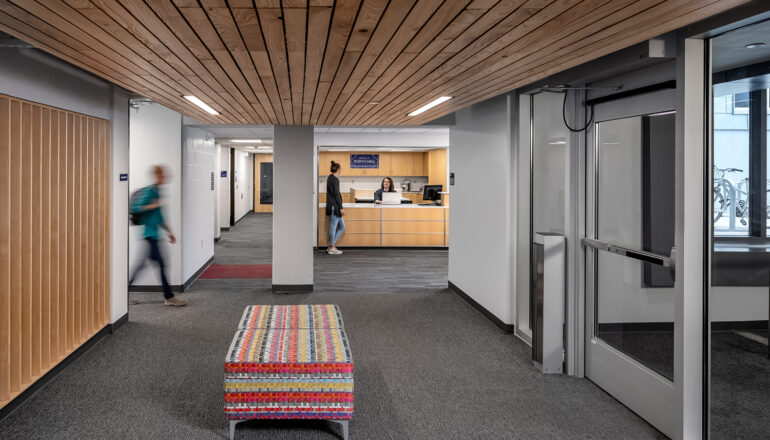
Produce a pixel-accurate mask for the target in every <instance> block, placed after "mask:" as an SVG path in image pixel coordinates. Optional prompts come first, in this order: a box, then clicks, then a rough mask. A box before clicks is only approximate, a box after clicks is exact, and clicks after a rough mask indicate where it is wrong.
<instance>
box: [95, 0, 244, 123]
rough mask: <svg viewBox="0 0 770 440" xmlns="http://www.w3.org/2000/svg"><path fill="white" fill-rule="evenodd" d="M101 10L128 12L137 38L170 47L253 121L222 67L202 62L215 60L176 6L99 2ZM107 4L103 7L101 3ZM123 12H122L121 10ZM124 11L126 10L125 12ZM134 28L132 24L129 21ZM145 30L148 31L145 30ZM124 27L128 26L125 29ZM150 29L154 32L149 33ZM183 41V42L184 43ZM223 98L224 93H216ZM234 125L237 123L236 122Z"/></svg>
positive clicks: (114, 0)
mask: <svg viewBox="0 0 770 440" xmlns="http://www.w3.org/2000/svg"><path fill="white" fill-rule="evenodd" d="M98 1H99V2H100V3H99V4H100V7H102V9H105V6H108V7H110V8H111V10H112V11H114V12H113V13H111V14H110V15H111V16H113V17H114V16H120V15H121V13H120V12H119V11H121V10H125V11H127V12H128V13H130V14H131V15H132V17H133V18H135V20H132V21H133V23H134V26H135V28H134V27H129V28H128V29H131V30H133V32H134V34H135V35H145V33H149V34H152V35H153V36H154V37H156V38H157V39H158V41H159V42H161V43H162V44H164V45H165V46H167V47H168V48H169V49H170V50H171V51H173V52H174V53H175V54H176V55H177V56H179V57H180V58H181V59H182V60H183V61H184V62H185V63H186V64H187V65H188V66H190V68H192V69H193V70H195V71H196V72H199V75H200V77H201V78H202V79H203V80H204V81H206V83H208V84H210V85H211V86H212V88H214V89H215V90H216V89H217V87H214V84H218V85H219V86H221V88H222V89H224V90H226V91H228V92H229V93H230V94H231V98H230V99H229V101H230V102H231V104H232V106H233V107H234V108H235V109H236V110H237V109H240V114H241V119H240V120H239V121H242V120H243V119H250V113H249V112H248V111H247V109H248V108H249V103H248V101H246V98H245V97H244V96H243V95H242V94H241V93H240V91H239V90H238V89H237V87H236V86H235V84H234V83H233V82H232V81H231V80H230V79H229V78H228V77H227V75H226V74H225V73H224V71H223V70H222V68H221V67H219V65H218V64H217V65H216V68H214V69H211V68H208V66H206V65H205V63H204V62H203V60H206V59H208V60H212V59H213V58H212V56H211V53H209V51H208V49H206V46H205V45H204V44H203V43H202V42H201V41H200V40H199V39H198V36H197V35H196V34H195V33H194V32H193V31H192V29H190V27H189V26H188V24H187V22H186V21H185V20H184V19H183V18H182V16H181V15H180V14H179V11H178V10H177V9H176V7H174V5H172V4H170V3H168V2H166V1H157V0H153V1H151V2H149V3H147V4H145V3H144V2H143V1H140V0H120V2H119V3H118V2H117V0H98ZM102 2H103V3H104V5H102V4H101V3H102ZM118 8H120V9H118ZM123 8H125V9H123ZM128 25H129V26H131V21H129V24H128ZM145 26H146V28H145ZM124 27H125V26H124ZM148 29H152V31H151V32H150V31H149V30H148ZM183 41H184V42H183ZM217 93H219V94H220V97H221V92H217ZM233 122H235V121H233Z"/></svg>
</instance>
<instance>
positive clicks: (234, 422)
mask: <svg viewBox="0 0 770 440" xmlns="http://www.w3.org/2000/svg"><path fill="white" fill-rule="evenodd" d="M246 420H248V419H243V420H230V440H233V438H235V425H237V424H239V423H241V422H245V421H246Z"/></svg>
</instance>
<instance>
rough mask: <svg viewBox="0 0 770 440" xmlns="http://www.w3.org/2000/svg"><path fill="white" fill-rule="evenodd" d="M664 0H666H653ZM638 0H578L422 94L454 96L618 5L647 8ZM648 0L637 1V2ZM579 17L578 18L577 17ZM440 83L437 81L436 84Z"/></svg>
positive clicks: (592, 27)
mask: <svg viewBox="0 0 770 440" xmlns="http://www.w3.org/2000/svg"><path fill="white" fill-rule="evenodd" d="M653 1H658V2H660V1H663V0H653ZM634 2H636V0H614V1H612V2H609V0H584V1H582V2H579V3H577V4H576V5H575V6H574V7H572V8H570V9H568V10H566V11H564V12H562V13H561V14H559V15H558V16H556V17H553V18H551V19H549V20H548V21H547V22H545V23H544V24H542V25H541V26H540V27H538V28H537V29H534V30H528V31H527V32H523V31H522V32H521V33H519V35H518V36H519V38H518V39H516V40H515V41H514V42H512V43H510V44H509V45H508V46H506V47H504V48H502V49H500V46H499V45H490V46H487V48H485V49H482V50H480V51H478V52H477V55H474V57H472V58H469V59H468V60H466V61H465V62H464V63H461V64H459V65H457V66H456V67H455V68H453V69H452V70H450V71H448V72H446V73H445V74H444V76H443V77H442V78H441V79H440V80H439V81H440V83H441V85H440V87H439V88H434V87H431V85H428V86H426V87H425V88H423V89H422V90H421V91H420V92H417V93H418V94H423V95H424V94H426V93H427V92H430V93H433V94H438V95H443V96H454V95H455V94H457V93H464V85H466V84H471V85H472V84H474V83H475V84H478V81H485V80H486V78H488V76H489V75H490V74H492V73H494V72H495V71H497V70H499V69H500V68H501V66H503V65H506V64H512V63H514V62H516V61H518V60H519V59H521V58H522V57H524V56H526V55H529V54H531V53H538V51H540V50H541V49H543V48H546V47H548V48H551V47H554V45H556V44H558V43H559V42H560V41H562V40H563V39H566V38H570V39H577V40H580V39H582V38H586V37H588V36H590V35H591V34H593V33H594V32H595V31H596V30H597V29H599V28H600V26H603V23H605V20H603V19H604V18H605V17H607V16H610V15H611V14H613V13H614V12H615V11H617V10H618V9H620V10H622V11H624V12H625V13H626V14H629V15H633V14H634V13H637V12H639V11H640V10H644V9H645V7H644V6H642V7H641V9H635V8H629V7H627V6H628V5H629V3H634ZM640 3H641V4H644V3H645V2H636V4H635V5H634V6H638V5H639V4H640ZM576 17H577V18H576ZM491 50H497V51H496V52H493V53H492V52H490V51H491ZM476 57H479V59H482V61H480V62H476V63H475V64H474V63H473V61H478V60H476V59H474V58H476ZM435 84H436V83H435V82H434V83H433V85H435ZM407 112H408V108H407V107H406V106H402V107H398V108H397V109H396V110H395V111H394V113H393V115H392V118H397V119H398V118H399V114H400V113H404V114H405V113H407Z"/></svg>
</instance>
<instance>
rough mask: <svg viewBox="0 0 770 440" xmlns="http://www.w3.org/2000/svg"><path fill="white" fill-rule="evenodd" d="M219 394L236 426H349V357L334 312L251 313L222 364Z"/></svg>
mask: <svg viewBox="0 0 770 440" xmlns="http://www.w3.org/2000/svg"><path fill="white" fill-rule="evenodd" d="M224 392H225V408H224V409H225V416H226V417H227V418H228V419H230V420H231V421H234V422H233V423H237V421H239V420H247V419H325V420H334V421H338V422H340V423H346V422H344V421H345V420H349V419H351V418H352V417H353V358H352V356H351V353H350V346H349V344H348V339H347V336H346V335H345V330H344V328H343V323H342V316H341V314H340V310H339V307H337V306H336V305H332V304H314V305H254V306H248V307H247V308H246V310H245V311H244V312H243V316H242V317H241V321H240V322H239V324H238V330H237V331H236V333H235V336H234V338H233V341H232V343H231V344H230V348H229V350H228V352H227V356H226V357H225V381H224ZM344 426H345V428H344V432H345V437H347V425H344ZM232 435H233V425H232V424H231V436H232Z"/></svg>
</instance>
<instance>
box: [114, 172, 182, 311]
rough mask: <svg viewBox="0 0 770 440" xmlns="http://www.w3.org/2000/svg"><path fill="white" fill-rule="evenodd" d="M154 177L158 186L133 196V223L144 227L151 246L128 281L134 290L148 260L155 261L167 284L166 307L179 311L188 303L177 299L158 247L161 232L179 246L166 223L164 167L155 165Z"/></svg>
mask: <svg viewBox="0 0 770 440" xmlns="http://www.w3.org/2000/svg"><path fill="white" fill-rule="evenodd" d="M152 173H153V174H154V175H155V184H153V185H150V186H147V187H144V188H142V189H140V190H137V191H136V192H135V193H134V194H133V195H132V196H131V206H130V207H129V208H130V212H131V223H133V224H135V225H142V226H144V234H143V237H144V240H145V241H146V242H147V246H148V250H149V253H148V255H147V257H146V258H143V259H142V261H141V262H140V263H139V265H138V266H137V267H136V269H134V272H133V273H132V274H131V278H130V279H129V280H128V285H129V286H130V285H132V284H133V283H134V280H135V279H136V276H137V275H138V274H139V272H141V270H142V269H143V268H144V265H145V263H146V262H147V259H149V260H152V261H154V262H156V263H157V264H158V267H159V268H160V280H161V283H163V297H164V298H165V301H164V304H165V305H167V306H177V307H181V306H186V305H187V301H185V300H183V299H179V298H177V297H176V296H174V292H172V291H171V285H170V284H169V282H168V278H166V264H165V262H164V260H163V254H162V253H161V251H160V246H159V245H158V240H159V239H160V234H161V232H160V229H163V230H164V231H166V234H167V235H168V241H169V243H171V244H174V243H175V242H176V237H174V233H173V232H171V228H169V226H168V225H167V224H166V222H165V220H164V219H163V210H162V209H161V208H162V206H163V204H164V200H163V198H162V197H161V195H160V186H161V185H163V184H164V183H166V180H167V176H166V171H165V169H164V168H163V167H162V166H160V165H155V166H154V167H152Z"/></svg>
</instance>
